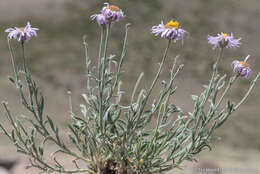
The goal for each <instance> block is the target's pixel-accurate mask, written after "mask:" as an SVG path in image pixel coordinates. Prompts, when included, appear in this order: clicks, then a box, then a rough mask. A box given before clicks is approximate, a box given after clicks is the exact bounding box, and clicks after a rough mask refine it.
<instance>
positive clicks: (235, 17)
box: [0, 0, 260, 174]
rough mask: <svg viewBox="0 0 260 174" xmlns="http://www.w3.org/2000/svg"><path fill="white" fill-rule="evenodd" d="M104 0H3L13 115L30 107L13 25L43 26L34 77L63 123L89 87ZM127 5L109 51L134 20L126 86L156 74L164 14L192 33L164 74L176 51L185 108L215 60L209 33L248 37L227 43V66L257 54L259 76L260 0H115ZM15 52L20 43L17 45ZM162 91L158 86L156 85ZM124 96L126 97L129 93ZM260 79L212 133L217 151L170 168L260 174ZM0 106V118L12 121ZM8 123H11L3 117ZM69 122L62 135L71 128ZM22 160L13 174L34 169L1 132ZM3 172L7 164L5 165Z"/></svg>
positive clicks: (179, 97) (6, 92)
mask: <svg viewBox="0 0 260 174" xmlns="http://www.w3.org/2000/svg"><path fill="white" fill-rule="evenodd" d="M104 2H105V1H96V0H37V1H35V0H1V1H0V100H1V101H3V100H5V101H8V103H9V107H10V108H11V110H12V111H13V113H14V114H17V115H20V114H21V113H23V112H24V110H23V108H22V107H21V104H20V100H19V95H18V93H17V91H16V89H15V88H14V86H12V84H11V83H10V82H9V80H8V78H7V77H8V75H12V70H11V63H10V59H9V58H10V57H9V52H8V47H7V40H6V36H7V34H6V33H4V30H5V29H6V28H9V27H14V26H17V27H20V26H24V25H25V24H26V22H27V21H30V22H31V24H32V26H33V27H37V28H40V31H39V36H38V37H37V38H34V39H33V40H31V41H30V42H29V43H28V44H26V56H27V59H28V62H29V66H30V69H31V71H32V73H33V76H34V79H36V81H37V82H38V84H39V85H40V86H41V88H42V91H43V94H44V96H45V97H46V103H47V105H46V113H48V114H49V115H50V116H52V117H53V118H54V120H56V121H57V122H58V123H59V124H60V125H61V127H65V126H66V124H67V123H68V121H69V113H68V109H69V107H68V96H67V91H68V90H70V91H71V92H72V96H73V104H74V106H75V108H76V109H79V108H78V106H79V104H80V103H81V102H83V101H82V99H81V97H80V94H81V93H83V92H84V90H85V89H84V85H85V77H84V49H83V45H82V37H83V35H86V36H87V40H88V44H89V50H90V56H91V58H92V59H93V61H95V59H97V51H98V50H97V48H98V40H99V35H100V34H99V32H100V30H99V27H98V26H97V24H96V23H95V22H93V21H91V20H90V15H92V14H94V13H98V12H99V10H100V9H101V8H102V7H103V3H104ZM109 2H110V3H113V4H115V5H118V6H120V7H121V9H123V11H124V12H125V14H126V18H125V19H124V20H123V21H122V22H120V23H117V24H116V25H115V26H114V27H113V31H112V41H111V42H110V43H111V44H110V47H109V53H111V54H116V55H119V54H120V49H121V47H122V42H123V37H124V25H125V24H127V23H131V28H130V31H129V43H128V54H127V60H126V62H125V66H124V70H125V74H124V77H123V79H124V80H125V81H124V85H123V87H124V90H125V91H126V93H127V92H129V91H131V90H132V89H133V85H134V83H135V81H136V79H137V78H138V76H139V73H140V72H145V80H146V81H147V82H149V81H150V80H151V79H152V77H153V76H154V75H155V71H154V69H155V68H157V67H158V62H159V61H160V59H161V56H162V53H163V49H164V47H166V45H167V41H166V40H163V39H160V38H159V37H154V36H153V35H152V34H151V33H150V31H151V27H152V26H153V25H157V24H158V23H160V21H161V20H164V22H168V21H169V20H171V19H176V20H178V21H179V22H180V24H181V26H182V28H183V29H185V30H186V31H188V32H189V34H188V36H187V38H186V39H185V42H184V45H181V44H180V43H177V44H173V45H172V46H171V49H170V53H169V56H168V60H167V61H168V63H167V64H166V67H165V69H164V72H163V75H162V78H163V79H167V78H168V77H169V72H168V71H167V70H169V67H170V65H171V62H172V61H173V59H174V57H175V56H176V55H179V56H180V58H179V63H183V64H184V65H185V66H184V69H183V70H182V72H181V73H180V74H179V76H178V77H177V80H176V85H177V86H178V87H179V88H178V90H177V93H176V95H175V97H174V99H175V100H174V101H173V102H174V103H176V104H177V105H179V106H181V107H182V108H184V109H185V111H191V109H192V107H193V103H192V100H191V97H190V95H191V94H199V93H200V92H201V91H202V90H203V87H202V85H204V84H206V83H207V82H208V80H209V77H210V73H209V72H210V70H211V67H212V64H213V62H214V61H215V60H216V56H217V51H216V50H212V47H211V46H210V45H208V44H207V35H209V34H210V35H216V34H217V33H219V32H227V33H230V32H233V34H234V35H235V37H237V38H239V37H241V38H242V45H241V47H240V48H238V49H226V50H225V52H224V58H223V60H222V62H221V65H220V66H221V67H220V69H221V73H226V74H227V75H228V76H231V75H232V69H231V68H230V64H231V62H232V61H233V60H234V59H238V60H242V59H244V57H246V56H247V55H248V54H250V55H251V57H250V59H249V62H248V63H249V64H250V65H251V68H252V69H253V71H254V73H253V77H254V76H255V75H256V74H257V72H258V71H259V69H260V59H259V55H260V49H259V40H260V35H259V30H260V21H259V18H260V1H259V0H248V1H245V0H192V1H183V0H163V1H162V0H120V1H119V0H114V1H112V0H111V1H109ZM15 49H16V53H17V56H19V55H20V53H21V50H20V47H19V45H15ZM249 84H250V80H246V79H242V78H241V79H239V80H238V81H237V82H236V84H235V85H234V86H233V90H232V92H231V93H230V94H229V96H228V98H229V99H232V100H233V101H235V102H236V101H238V100H239V99H241V97H242V96H243V95H244V94H245V92H246V91H247V89H248V86H249ZM158 91H159V90H158ZM124 101H125V102H127V101H128V100H127V96H125V98H124ZM259 105H260V83H259V82H258V84H257V85H256V88H255V89H254V92H253V93H252V95H251V96H250V99H249V100H248V101H247V102H246V103H245V104H244V105H243V106H242V107H241V108H240V110H239V111H238V112H235V113H234V114H233V115H232V116H231V118H230V119H229V120H228V121H227V122H226V124H225V125H224V126H222V128H221V129H219V130H217V131H216V132H215V134H214V136H213V137H212V143H213V150H212V151H211V152H207V151H205V152H203V153H202V154H200V155H199V156H198V161H199V162H198V163H197V164H191V163H185V164H184V166H183V167H184V169H185V170H183V171H179V170H174V171H173V172H169V173H191V171H190V170H191V169H193V167H201V166H203V167H210V166H211V167H219V168H222V169H223V171H222V172H223V173H227V174H233V173H237V172H238V171H237V170H241V171H240V173H245V174H251V173H252V174H257V173H260V167H259V162H260V129H259V127H258V126H259V125H260V109H259ZM2 111H3V110H2V109H1V117H0V121H1V122H6V119H5V118H4V117H3V112H2ZM5 125H6V126H8V123H7V122H6V124H5ZM66 131H67V130H65V129H64V134H66ZM1 157H2V158H3V157H4V158H8V159H9V158H10V160H12V159H16V158H19V159H22V160H20V162H19V165H18V166H16V167H15V168H14V169H13V173H14V174H22V171H24V173H26V174H33V173H36V171H37V170H33V169H31V170H28V171H25V169H24V166H25V165H26V163H27V160H26V159H25V158H24V157H22V156H19V155H17V154H16V153H15V149H14V148H13V146H12V145H11V144H10V142H9V141H8V140H7V139H6V138H5V137H4V136H3V135H1V134H0V158H1ZM0 173H1V171H0Z"/></svg>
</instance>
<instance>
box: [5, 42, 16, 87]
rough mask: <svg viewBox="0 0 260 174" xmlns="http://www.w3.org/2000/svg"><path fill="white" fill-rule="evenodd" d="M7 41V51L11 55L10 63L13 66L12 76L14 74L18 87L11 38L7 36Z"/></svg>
mask: <svg viewBox="0 0 260 174" xmlns="http://www.w3.org/2000/svg"><path fill="white" fill-rule="evenodd" d="M7 42H8V48H9V52H10V55H11V63H12V66H13V71H14V76H15V79H16V82H15V84H16V87H18V83H17V82H18V80H19V75H18V72H17V68H16V64H15V56H14V50H13V47H12V45H11V40H10V39H9V38H7Z"/></svg>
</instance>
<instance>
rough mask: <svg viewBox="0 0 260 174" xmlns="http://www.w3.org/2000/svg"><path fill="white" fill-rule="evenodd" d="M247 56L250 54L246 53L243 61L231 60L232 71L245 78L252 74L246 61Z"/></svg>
mask: <svg viewBox="0 0 260 174" xmlns="http://www.w3.org/2000/svg"><path fill="white" fill-rule="evenodd" d="M249 57H250V56H249V55H248V56H247V57H246V58H245V60H244V61H238V60H235V61H233V62H232V66H233V71H234V72H235V73H238V74H239V75H240V76H242V77H245V78H249V77H250V76H251V74H252V70H251V69H250V67H249V64H247V63H246V62H247V60H248V58H249Z"/></svg>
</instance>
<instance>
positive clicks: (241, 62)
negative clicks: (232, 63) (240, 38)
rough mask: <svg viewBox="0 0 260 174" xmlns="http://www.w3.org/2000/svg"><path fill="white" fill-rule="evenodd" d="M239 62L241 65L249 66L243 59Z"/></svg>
mask: <svg viewBox="0 0 260 174" xmlns="http://www.w3.org/2000/svg"><path fill="white" fill-rule="evenodd" d="M239 63H240V65H242V66H243V67H249V64H248V63H246V62H244V61H240V62H239Z"/></svg>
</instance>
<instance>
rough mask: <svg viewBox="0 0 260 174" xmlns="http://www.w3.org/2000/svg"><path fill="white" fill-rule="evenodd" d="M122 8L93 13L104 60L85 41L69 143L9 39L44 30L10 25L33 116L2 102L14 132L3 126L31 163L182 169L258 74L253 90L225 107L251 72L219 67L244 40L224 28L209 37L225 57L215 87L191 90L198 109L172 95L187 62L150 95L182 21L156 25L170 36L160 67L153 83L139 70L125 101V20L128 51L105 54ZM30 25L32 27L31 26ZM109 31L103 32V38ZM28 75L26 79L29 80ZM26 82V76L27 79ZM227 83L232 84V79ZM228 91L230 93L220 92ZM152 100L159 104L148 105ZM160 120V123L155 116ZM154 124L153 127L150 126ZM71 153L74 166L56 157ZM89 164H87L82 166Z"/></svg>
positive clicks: (124, 173) (130, 173)
mask: <svg viewBox="0 0 260 174" xmlns="http://www.w3.org/2000/svg"><path fill="white" fill-rule="evenodd" d="M123 17H124V13H123V11H122V10H121V9H120V8H118V7H116V6H114V5H109V4H106V6H105V7H104V8H103V9H102V11H101V13H100V14H96V15H93V16H92V17H91V18H92V19H96V20H97V23H98V24H99V25H100V27H101V40H100V47H99V53H98V64H97V66H96V67H95V66H94V65H93V64H92V61H91V59H90V58H89V56H88V44H87V42H86V39H85V38H84V42H83V44H84V48H85V53H86V59H85V60H86V78H87V86H86V88H87V93H85V94H82V97H83V99H84V101H85V104H81V105H80V108H81V112H82V114H77V113H75V111H74V109H73V107H72V105H70V116H71V122H70V124H69V125H68V129H69V131H70V133H69V134H67V135H68V139H69V140H70V143H66V141H65V139H64V137H61V135H60V132H59V128H58V126H57V125H56V124H55V123H54V121H53V120H52V118H51V117H49V116H48V115H46V114H45V112H44V106H45V103H44V97H43V95H42V93H41V92H40V89H39V87H38V86H37V84H36V82H35V81H34V80H33V78H32V75H31V73H30V71H29V69H28V68H27V65H26V61H25V55H24V51H23V55H22V58H23V60H24V72H25V73H20V72H18V71H17V65H16V59H15V57H14V55H15V54H14V50H13V47H12V45H11V39H13V38H14V39H17V40H18V41H22V42H21V46H22V48H23V50H24V44H25V43H24V42H23V41H24V40H29V39H30V38H31V37H32V36H36V35H37V33H36V31H38V29H36V28H31V26H30V25H29V27H28V28H30V30H29V31H28V32H27V30H26V31H25V30H24V31H22V30H21V31H20V29H18V28H15V29H8V30H6V32H9V37H8V45H9V49H10V54H11V62H12V65H13V70H14V77H9V79H10V81H11V82H12V83H13V84H14V85H15V86H16V87H17V89H18V91H19V93H20V96H21V101H22V105H23V106H24V107H25V108H26V109H27V110H28V111H29V112H30V113H31V115H30V116H28V117H26V118H25V119H26V120H27V121H28V123H29V125H30V126H25V125H24V123H23V122H22V121H20V119H16V118H15V117H13V116H12V113H11V111H10V109H9V107H8V106H7V103H6V102H3V107H4V109H5V111H6V115H7V118H8V120H9V121H10V123H11V125H12V130H11V132H9V131H8V130H7V129H6V128H5V127H4V125H2V124H0V128H1V129H2V131H3V133H4V134H5V135H6V136H7V137H8V138H9V139H10V140H11V141H12V142H13V144H14V145H15V146H16V148H17V151H18V152H20V153H23V154H25V155H27V156H29V157H30V158H31V160H30V165H29V167H36V168H39V169H40V170H41V171H42V172H47V173H53V172H58V173H89V174H95V173H97V174H141V173H147V174H149V173H164V172H165V171H168V170H171V169H173V168H179V167H180V165H181V164H182V162H183V161H185V160H190V161H195V160H196V159H195V155H196V154H198V153H200V152H201V151H202V150H204V149H206V148H209V149H211V147H210V137H211V135H212V133H213V132H214V131H215V130H216V129H217V128H219V127H220V126H221V125H222V124H223V123H224V122H225V121H226V120H227V119H228V118H229V117H230V115H231V114H232V113H233V112H234V111H236V110H237V109H238V108H239V107H240V106H241V104H243V103H244V101H245V100H246V99H247V98H248V96H249V94H250V93H251V91H252V89H253V88H254V86H255V83H256V81H257V79H258V78H259V76H260V73H258V74H257V76H256V77H255V79H254V80H253V81H252V83H251V85H250V87H249V90H248V92H247V93H246V94H245V95H244V97H243V98H242V99H241V101H240V102H238V103H237V104H235V103H233V102H231V101H229V100H228V101H227V102H226V106H225V107H224V108H222V104H223V101H224V98H225V96H226V95H227V93H228V92H229V90H230V88H231V86H232V85H233V84H234V82H235V80H236V79H238V78H239V77H240V76H241V77H246V78H249V77H250V76H251V74H252V70H251V69H250V68H249V65H248V64H247V63H246V61H247V58H246V60H245V61H241V62H239V61H234V62H233V63H232V65H233V68H234V72H235V75H234V76H233V77H230V78H229V80H228V81H227V76H226V75H221V74H219V72H218V65H219V64H220V62H221V60H222V56H223V55H222V53H223V49H225V48H229V47H237V46H238V45H239V43H240V41H239V40H235V39H234V38H233V35H231V36H228V35H226V34H224V33H222V34H220V35H218V36H217V37H212V36H209V38H208V39H209V43H210V44H213V45H214V48H217V47H219V49H220V55H219V57H218V58H217V60H216V63H215V64H214V66H213V69H212V75H211V78H210V80H209V84H208V85H205V86H204V90H203V91H202V93H201V94H199V95H192V99H193V101H194V108H193V110H192V111H191V112H186V111H184V110H183V109H182V108H180V107H178V106H176V104H174V101H173V100H172V96H173V95H174V93H175V91H176V86H175V82H174V80H175V78H176V76H177V74H178V73H179V71H180V70H181V69H182V68H183V65H179V64H178V63H177V59H175V61H174V62H173V65H172V67H171V69H170V70H169V73H170V78H169V79H168V80H163V81H162V87H161V91H160V93H159V96H158V98H154V99H153V98H151V95H152V93H153V90H154V87H155V85H156V84H158V82H159V79H160V75H161V71H162V69H163V65H164V63H165V60H166V58H167V53H168V49H169V47H170V45H171V44H173V43H175V42H177V41H178V40H182V41H183V40H184V39H185V33H186V31H185V30H183V29H181V28H180V27H179V23H178V22H177V21H174V20H172V21H170V22H169V23H167V24H166V25H164V24H163V22H162V23H161V24H159V25H158V26H154V27H152V33H153V34H155V35H156V36H157V35H160V36H161V37H162V38H163V39H166V40H168V44H167V46H166V49H165V52H164V54H163V57H162V60H161V63H160V66H159V68H158V71H157V73H156V76H155V77H154V79H153V81H152V83H151V85H150V87H149V88H147V89H141V90H139V89H140V84H141V83H142V79H143V76H144V74H143V73H141V74H140V76H139V78H138V79H137V81H136V84H135V86H134V88H133V92H132V94H131V98H130V99H129V101H130V102H129V103H128V104H127V105H125V104H123V103H122V102H121V97H122V95H123V94H124V93H123V91H122V88H121V86H122V81H121V74H122V66H123V63H124V61H125V57H126V52H127V48H126V46H127V41H128V29H129V25H126V30H125V38H124V42H123V46H122V53H121V55H120V56H119V59H116V58H115V56H114V55H107V50H108V46H109V45H108V40H109V36H110V31H111V29H112V25H113V24H114V23H116V22H118V21H120V20H121V19H123ZM27 25H28V24H27ZM104 36H105V37H104ZM23 76H24V78H23ZM23 79H25V80H23ZM226 81H227V82H226ZM223 88H224V90H222V89H223ZM150 101H153V102H152V104H151V105H150ZM154 119H156V124H155V125H154V124H153V122H152V120H154ZM151 125H153V126H154V127H153V128H152V129H150V128H149V127H151ZM48 142H52V143H54V144H55V145H56V146H57V149H56V150H55V151H54V152H53V153H52V154H51V158H52V160H53V161H52V162H48V161H47V159H48V158H46V155H49V154H48V152H46V151H45V149H46V148H45V145H46V143H48ZM60 153H61V154H64V155H68V156H70V157H72V163H73V164H74V165H75V167H74V168H67V167H66V166H65V165H64V164H63V163H62V162H61V161H60V160H59V158H58V154H60ZM82 162H83V165H82Z"/></svg>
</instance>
